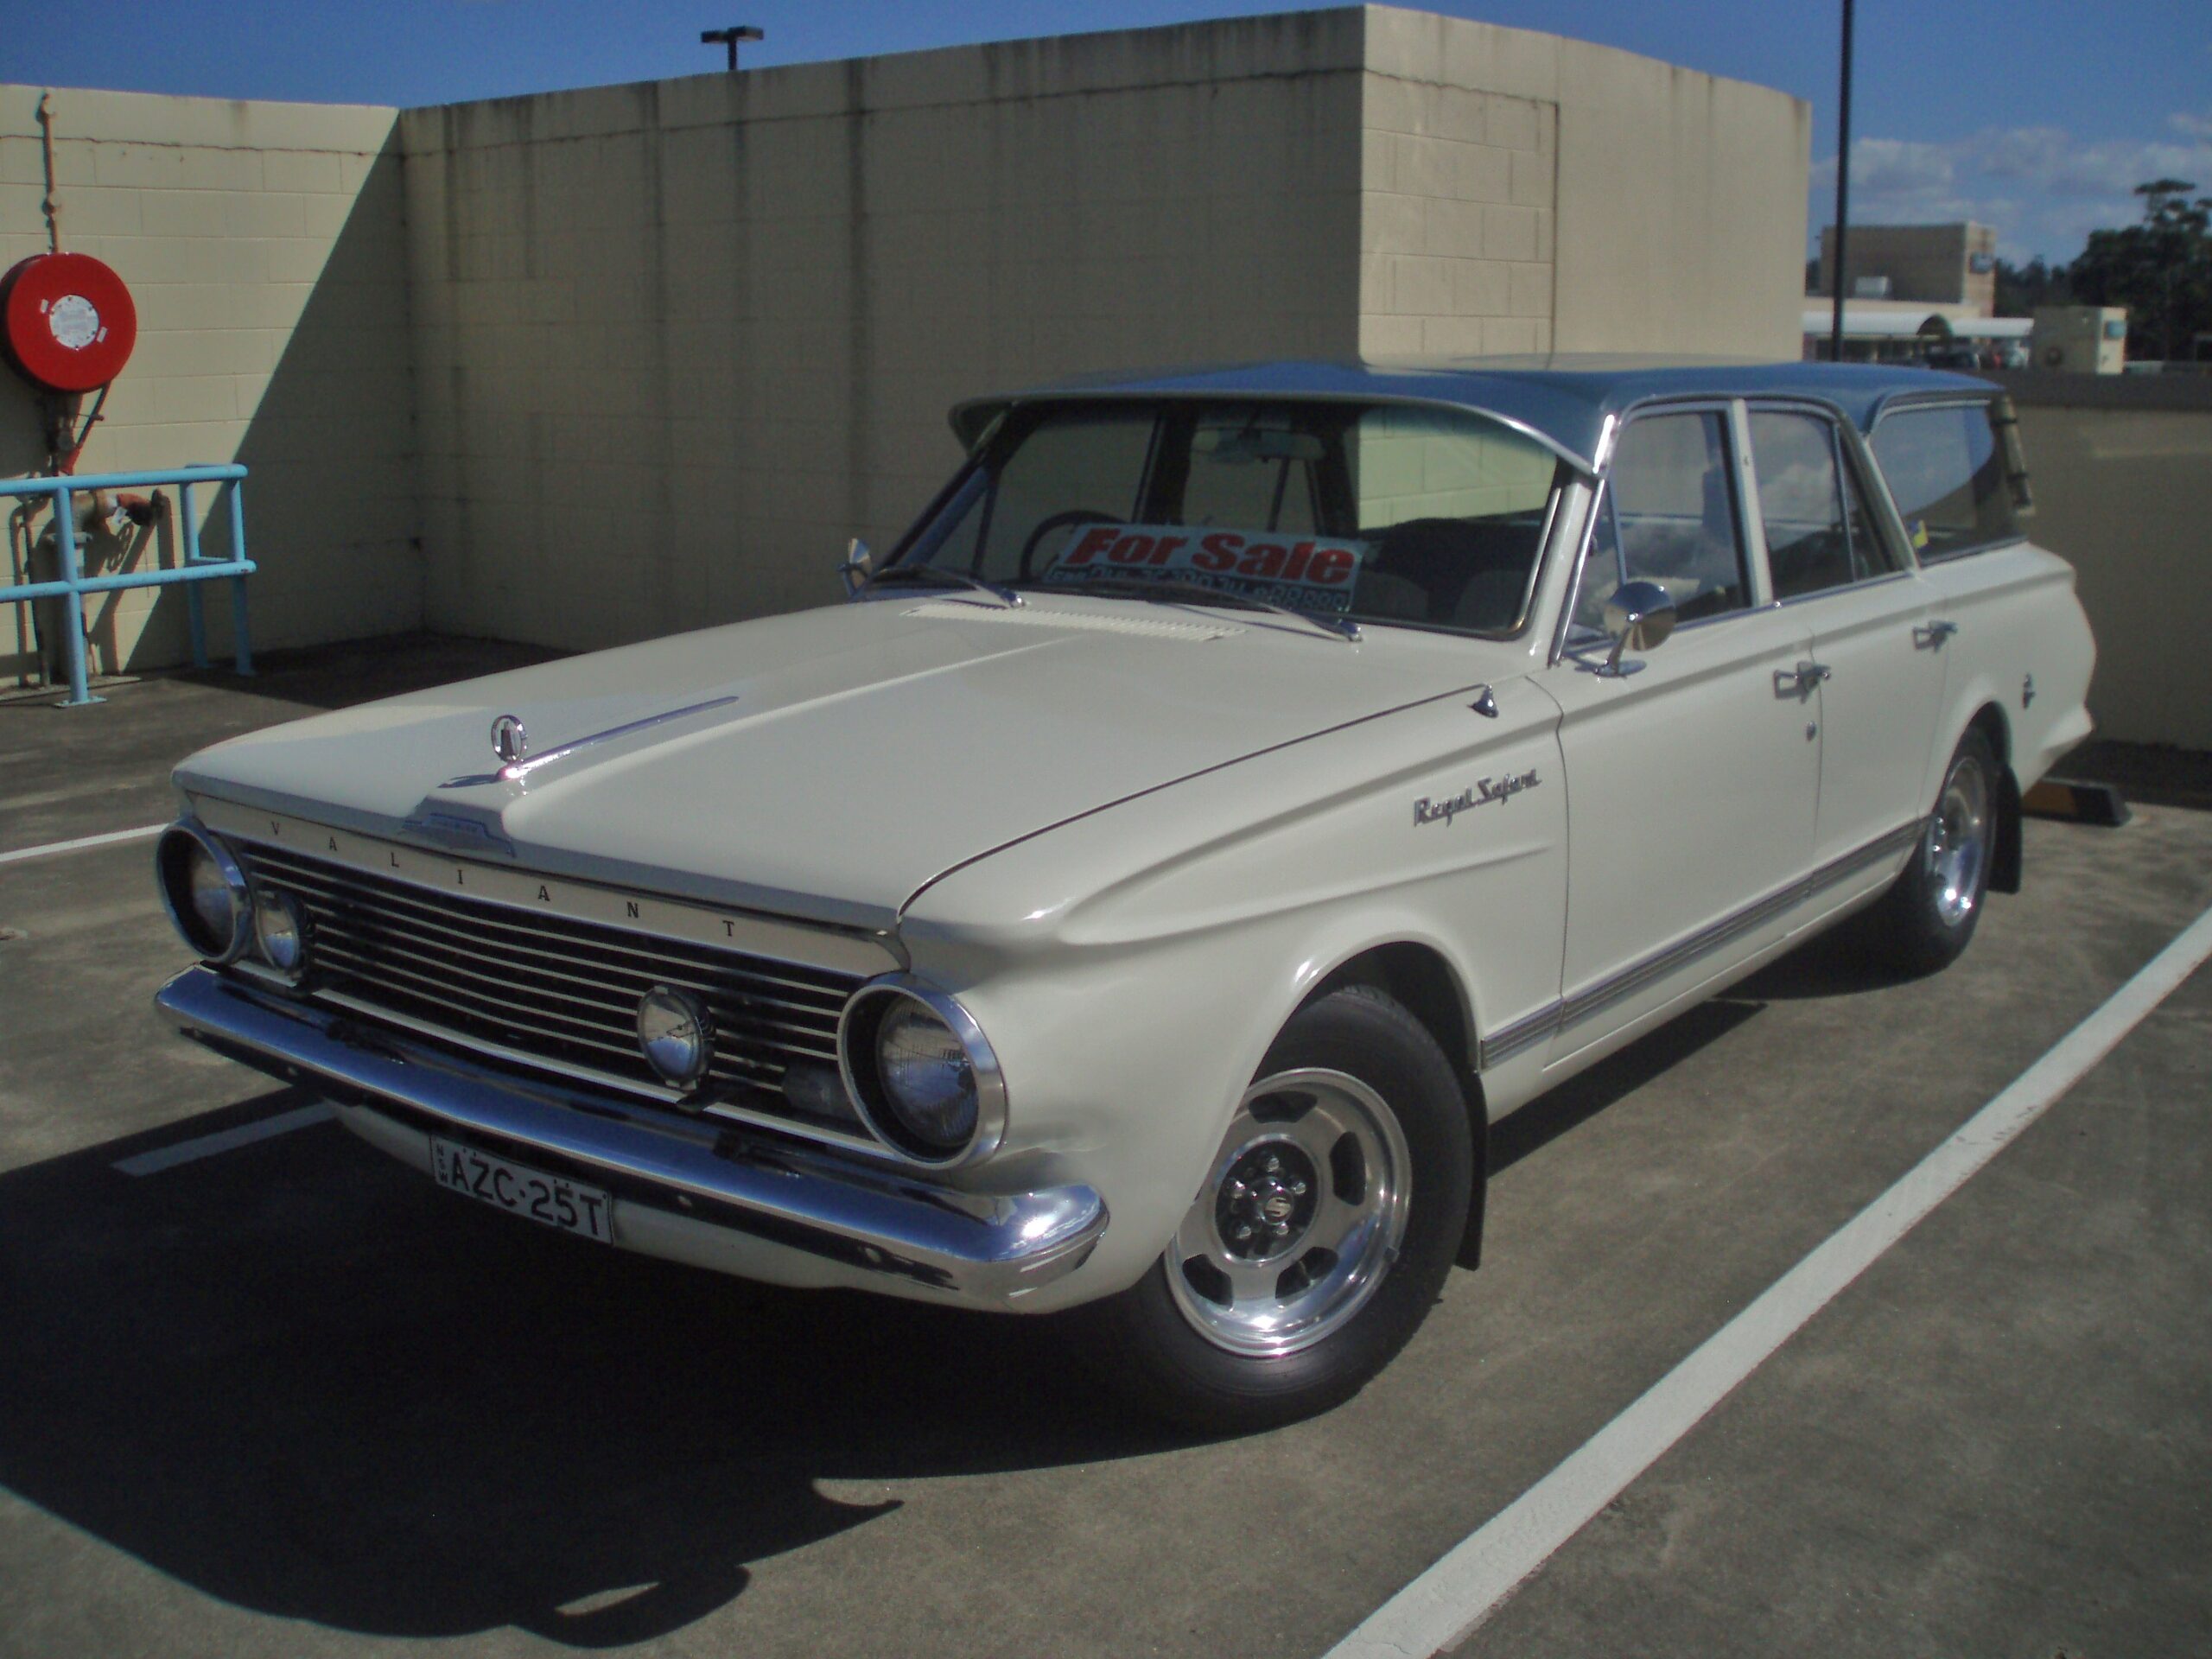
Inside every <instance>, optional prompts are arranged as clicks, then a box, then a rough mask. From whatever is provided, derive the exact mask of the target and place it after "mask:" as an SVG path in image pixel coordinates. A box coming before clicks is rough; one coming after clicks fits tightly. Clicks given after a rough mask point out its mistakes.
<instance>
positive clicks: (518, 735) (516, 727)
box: [492, 715, 530, 766]
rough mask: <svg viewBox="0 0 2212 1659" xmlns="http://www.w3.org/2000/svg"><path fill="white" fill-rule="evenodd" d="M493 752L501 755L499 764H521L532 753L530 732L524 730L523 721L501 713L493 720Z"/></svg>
mask: <svg viewBox="0 0 2212 1659" xmlns="http://www.w3.org/2000/svg"><path fill="white" fill-rule="evenodd" d="M492 753H494V754H496V755H498V756H499V764H500V765H501V766H519V765H520V764H521V762H522V758H523V757H524V755H526V754H528V753H530V734H529V733H527V732H525V731H524V730H523V728H522V721H519V720H518V719H516V718H515V717H514V716H513V715H500V716H499V718H498V719H497V720H495V721H493V722H492Z"/></svg>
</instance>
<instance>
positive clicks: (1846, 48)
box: [730, 0, 1851, 363]
mask: <svg viewBox="0 0 2212 1659" xmlns="http://www.w3.org/2000/svg"><path fill="white" fill-rule="evenodd" d="M730 51H731V53H732V54H733V56H732V61H733V62H734V61H735V57H734V54H735V53H736V51H737V48H735V47H732V48H730ZM1835 125H1836V136H1835V276H1834V279H1833V281H1832V282H1831V283H1830V286H1831V287H1833V288H1834V289H1835V308H1834V313H1833V315H1832V316H1831V318H1830V321H1829V323H1828V361H1829V362H1831V363H1840V362H1842V361H1843V289H1844V284H1845V283H1846V282H1847V281H1848V280H1849V279H1848V278H1847V277H1846V276H1845V275H1844V270H1845V266H1844V261H1843V254H1844V242H1845V238H1846V235H1847V232H1848V230H1849V228H1850V217H1851V0H1843V89H1842V91H1841V92H1840V93H1839V94H1838V95H1837V98H1836V101H1835Z"/></svg>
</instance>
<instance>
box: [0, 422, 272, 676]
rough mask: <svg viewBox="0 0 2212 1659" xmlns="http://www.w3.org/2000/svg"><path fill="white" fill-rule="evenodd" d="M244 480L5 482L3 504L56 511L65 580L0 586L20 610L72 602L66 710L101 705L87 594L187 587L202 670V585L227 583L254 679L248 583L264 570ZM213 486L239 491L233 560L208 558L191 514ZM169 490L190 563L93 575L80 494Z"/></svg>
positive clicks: (235, 474) (172, 474)
mask: <svg viewBox="0 0 2212 1659" xmlns="http://www.w3.org/2000/svg"><path fill="white" fill-rule="evenodd" d="M245 475H246V469H245V467H241V466H238V464H236V463H235V462H232V463H230V464H227V465H223V466H206V467H168V468H167V469H165V470H161V471H155V472H144V473H97V474H86V475H84V476H82V477H77V478H69V477H60V478H10V479H0V497H7V496H18V497H22V496H39V495H43V496H46V497H48V498H49V500H48V505H49V506H50V507H51V508H52V510H53V512H54V548H55V550H56V552H57V553H58V554H59V555H60V566H61V578H60V581H58V582H13V583H10V584H8V585H6V586H0V604H21V603H23V602H26V601H33V600H40V599H49V598H60V599H65V600H67V601H68V609H69V612H70V618H69V624H68V626H67V628H66V629H65V630H64V632H65V634H66V636H67V637H66V639H64V641H63V645H64V648H65V650H66V651H67V654H68V661H69V696H68V697H67V700H66V701H65V702H63V704H62V707H64V708H78V707H81V706H83V705H84V704H86V703H90V702H100V701H101V699H100V698H99V697H95V696H92V693H91V690H90V686H89V683H88V682H87V678H86V663H85V619H84V612H83V608H82V606H81V604H80V603H79V601H81V599H82V597H83V595H85V594H104V593H112V592H115V591H117V590H118V589H121V588H166V587H171V586H174V585H176V584H178V583H182V584H184V591H185V605H186V611H187V614H188V618H189V620H190V623H191V628H192V645H193V653H192V659H193V663H194V665H195V666H197V667H201V668H204V667H206V666H207V637H206V626H205V621H204V619H203V617H202V614H201V606H200V588H199V584H200V582H212V581H216V580H228V581H230V582H232V590H231V613H232V617H233V619H234V620H235V622H236V638H235V639H234V641H233V645H234V652H235V660H236V663H237V666H238V672H239V673H240V674H251V673H252V672H253V652H252V643H251V638H250V636H249V634H248V632H247V617H246V597H245V578H246V577H247V576H250V575H252V574H254V571H255V569H257V567H256V566H255V564H254V563H253V561H252V560H251V559H249V558H247V557H246V556H245V509H244V507H243V505H241V503H240V499H239V490H240V486H241V484H242V482H243V480H245ZM208 483H212V484H227V485H229V486H230V487H231V491H232V496H231V550H230V555H229V556H228V557H226V558H207V557H205V556H202V555H201V553H200V525H199V522H198V520H197V518H196V517H195V515H194V512H193V511H192V486H194V484H208ZM163 484H168V485H173V486H175V487H176V490H177V493H178V497H179V506H180V510H181V514H182V517H183V519H184V560H183V563H181V565H179V566H178V567H177V568H176V569H173V570H160V569H156V570H132V571H125V572H123V573H120V574H118V575H111V576H87V575H85V574H84V571H83V569H82V568H81V566H80V564H79V558H78V548H77V517H76V497H77V495H78V493H79V492H89V491H99V490H115V489H123V488H130V487H150V486H158V485H163Z"/></svg>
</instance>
